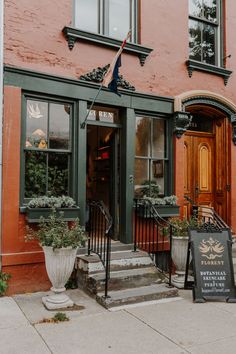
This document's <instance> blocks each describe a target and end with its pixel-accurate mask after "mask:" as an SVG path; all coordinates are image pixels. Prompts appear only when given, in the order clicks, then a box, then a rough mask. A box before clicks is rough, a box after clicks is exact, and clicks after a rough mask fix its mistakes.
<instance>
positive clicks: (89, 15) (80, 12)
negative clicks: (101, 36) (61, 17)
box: [75, 0, 99, 33]
mask: <svg viewBox="0 0 236 354" xmlns="http://www.w3.org/2000/svg"><path fill="white" fill-rule="evenodd" d="M98 11H99V9H98V0H76V9H75V26H76V27H77V28H79V29H81V30H84V31H89V32H95V33H97V32H98Z"/></svg>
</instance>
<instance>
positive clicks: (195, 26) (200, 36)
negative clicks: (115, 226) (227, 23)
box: [189, 0, 222, 66]
mask: <svg viewBox="0 0 236 354" xmlns="http://www.w3.org/2000/svg"><path fill="white" fill-rule="evenodd" d="M221 20H222V16H221V0H189V58H190V59H194V60H196V61H200V62H203V63H206V64H211V65H217V66H221V65H222V48H221V47H222V33H221V32H222V28H221V27H222V23H221Z"/></svg>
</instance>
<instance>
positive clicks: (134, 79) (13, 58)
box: [5, 0, 236, 101]
mask: <svg viewBox="0 0 236 354" xmlns="http://www.w3.org/2000/svg"><path fill="white" fill-rule="evenodd" d="M140 17H141V44H143V45H145V46H147V47H151V48H153V52H152V53H151V55H150V56H149V57H148V58H147V60H146V63H145V65H144V66H143V67H141V66H140V64H139V60H138V58H137V57H135V56H132V55H128V54H125V55H123V58H122V68H121V71H122V73H123V74H124V76H125V78H126V79H127V80H128V81H130V82H131V83H132V84H134V85H135V86H136V89H137V91H142V92H152V93H155V94H158V95H168V96H175V95H178V94H180V93H182V92H184V91H189V90H192V89H205V90H209V91H214V92H217V93H219V94H221V95H223V96H225V97H227V98H229V99H231V100H233V101H236V93H235V90H234V87H235V84H236V78H235V75H234V74H233V75H232V77H231V78H230V80H229V83H228V85H227V86H226V87H225V86H224V82H223V79H222V78H221V77H218V76H214V75H209V74H206V73H201V72H194V73H193V76H192V78H189V77H188V73H187V70H186V66H185V61H186V60H187V59H188V0H181V1H173V0H158V1H157V0H148V1H144V0H142V1H141V15H140ZM226 19H227V28H226V31H227V35H226V47H227V54H231V55H232V57H231V58H230V59H228V62H227V68H228V69H230V70H234V71H235V69H236V60H235V58H236V46H235V33H236V1H235V0H228V1H227V8H226ZM72 24H73V1H71V0H70V1H68V0H60V1H57V0H51V1H48V0H40V1H37V2H36V1H32V0H20V1H19V0H6V1H5V63H6V64H9V65H14V66H18V67H22V68H29V69H32V70H37V71H42V72H47V73H50V74H55V75H62V76H68V77H72V78H78V77H79V76H80V75H81V74H84V73H85V72H88V71H90V70H92V69H93V68H95V67H98V66H104V65H106V64H107V63H109V62H110V61H111V59H112V58H113V56H114V50H110V49H105V48H102V47H98V46H95V45H92V44H86V43H81V42H80V43H79V42H77V43H76V44H75V47H74V49H73V50H72V51H70V50H69V49H68V45H67V41H66V40H65V38H64V36H63V34H62V32H61V31H62V29H63V27H64V26H71V25H72Z"/></svg>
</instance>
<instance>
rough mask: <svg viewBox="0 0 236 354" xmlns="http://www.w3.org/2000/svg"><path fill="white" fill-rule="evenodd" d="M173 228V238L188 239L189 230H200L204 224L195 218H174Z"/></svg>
mask: <svg viewBox="0 0 236 354" xmlns="http://www.w3.org/2000/svg"><path fill="white" fill-rule="evenodd" d="M170 223H171V225H172V226H173V236H179V237H188V229H189V228H190V227H194V228H199V227H200V226H201V224H202V222H201V221H200V220H199V219H198V218H196V217H195V216H192V217H190V219H189V220H187V219H186V218H184V219H180V218H172V219H171V220H170Z"/></svg>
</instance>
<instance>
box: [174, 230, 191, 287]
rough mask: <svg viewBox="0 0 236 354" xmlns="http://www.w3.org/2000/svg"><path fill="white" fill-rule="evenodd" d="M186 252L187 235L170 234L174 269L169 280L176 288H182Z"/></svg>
mask: <svg viewBox="0 0 236 354" xmlns="http://www.w3.org/2000/svg"><path fill="white" fill-rule="evenodd" d="M187 252H188V237H184V236H182V237H181V236H172V252H171V257H172V260H173V262H174V264H175V267H176V271H175V275H174V276H173V277H172V280H171V282H172V284H173V285H174V286H176V287H177V288H184V281H185V270H186V261H187Z"/></svg>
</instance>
